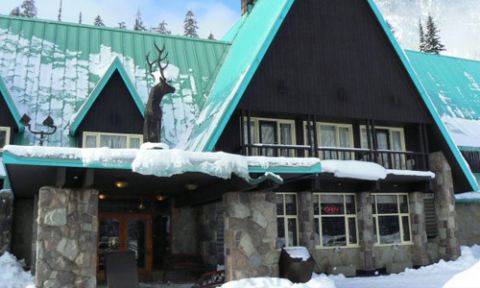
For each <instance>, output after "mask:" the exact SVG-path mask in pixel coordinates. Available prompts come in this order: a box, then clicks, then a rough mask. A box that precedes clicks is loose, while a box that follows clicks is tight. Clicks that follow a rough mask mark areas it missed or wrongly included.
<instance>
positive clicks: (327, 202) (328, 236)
mask: <svg viewBox="0 0 480 288" xmlns="http://www.w3.org/2000/svg"><path fill="white" fill-rule="evenodd" d="M356 206H357V205H356V201H355V194H331V193H328V194H327V193H315V194H313V213H314V216H315V235H316V238H315V241H316V246H317V247H324V248H325V247H347V246H358V236H357V231H358V229H357V213H356V211H357V209H356Z"/></svg>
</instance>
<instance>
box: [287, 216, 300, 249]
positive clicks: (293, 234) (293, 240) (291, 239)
mask: <svg viewBox="0 0 480 288" xmlns="http://www.w3.org/2000/svg"><path fill="white" fill-rule="evenodd" d="M287 223H288V246H297V244H298V243H297V219H288V222H287Z"/></svg>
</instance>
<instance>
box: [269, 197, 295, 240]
mask: <svg viewBox="0 0 480 288" xmlns="http://www.w3.org/2000/svg"><path fill="white" fill-rule="evenodd" d="M280 195H281V196H282V204H283V214H282V215H279V214H278V210H277V196H280ZM287 195H293V196H295V205H296V209H295V211H296V212H297V213H296V214H295V215H288V214H287V204H286V203H287V202H286V201H285V196H287ZM275 210H276V211H275V215H276V219H277V221H278V218H283V219H284V221H283V229H284V230H283V231H284V232H285V246H284V247H295V246H298V245H300V228H299V227H298V194H297V193H294V192H275ZM288 219H294V220H295V227H296V230H297V231H296V232H297V239H296V243H297V244H296V245H295V246H288V243H289V240H290V238H289V236H288ZM277 223H278V222H277ZM277 225H278V224H277ZM278 238H279V237H278V231H277V237H276V239H278ZM277 248H279V249H281V248H283V247H277Z"/></svg>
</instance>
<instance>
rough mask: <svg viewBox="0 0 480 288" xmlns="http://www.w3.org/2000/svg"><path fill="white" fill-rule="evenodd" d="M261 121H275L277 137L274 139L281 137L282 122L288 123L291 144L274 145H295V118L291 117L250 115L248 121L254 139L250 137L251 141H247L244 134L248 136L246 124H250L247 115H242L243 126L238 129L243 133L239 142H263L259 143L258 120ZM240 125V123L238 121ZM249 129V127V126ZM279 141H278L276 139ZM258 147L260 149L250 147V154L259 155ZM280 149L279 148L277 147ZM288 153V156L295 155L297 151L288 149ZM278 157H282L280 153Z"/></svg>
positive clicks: (257, 143)
mask: <svg viewBox="0 0 480 288" xmlns="http://www.w3.org/2000/svg"><path fill="white" fill-rule="evenodd" d="M262 121H265V122H275V124H276V126H275V129H276V131H275V132H276V136H277V139H276V140H280V139H281V138H282V131H281V125H282V124H288V125H290V127H291V128H292V133H291V137H290V141H291V142H292V144H289V145H286V144H279V143H277V144H275V145H278V146H281V145H286V146H290V145H291V146H295V145H297V132H296V127H295V120H292V119H280V118H265V117H250V122H253V130H254V132H253V136H254V138H255V139H250V140H252V143H247V142H248V141H247V140H248V138H245V136H246V135H247V136H248V130H247V127H248V125H250V123H248V117H245V116H244V117H243V125H244V127H241V129H242V130H240V131H243V133H244V135H243V138H244V139H243V141H244V143H241V144H251V145H261V144H263V143H260V122H262ZM240 125H242V124H241V123H240ZM250 129H251V128H250ZM277 142H279V141H277ZM259 149H262V148H257V147H253V148H252V151H251V152H252V153H251V156H257V155H260V153H259ZM279 149H281V148H279ZM288 151H289V153H288V154H290V156H292V154H293V156H295V155H296V154H297V153H296V151H290V150H288ZM278 157H283V156H282V155H279V156H278Z"/></svg>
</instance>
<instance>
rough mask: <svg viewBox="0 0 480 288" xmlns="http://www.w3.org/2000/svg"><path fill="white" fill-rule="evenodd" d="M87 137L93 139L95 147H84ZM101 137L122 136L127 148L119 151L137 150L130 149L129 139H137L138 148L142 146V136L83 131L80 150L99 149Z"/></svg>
mask: <svg viewBox="0 0 480 288" xmlns="http://www.w3.org/2000/svg"><path fill="white" fill-rule="evenodd" d="M89 136H93V137H95V147H86V146H85V145H86V143H87V137H89ZM101 136H123V137H127V147H126V148H120V149H137V148H130V140H131V139H139V140H140V146H141V145H142V144H143V135H142V134H128V133H108V132H92V131H84V132H83V134H82V148H101V146H100V138H101ZM112 149H113V148H112Z"/></svg>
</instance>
